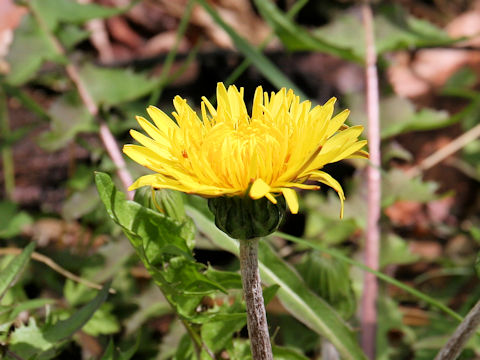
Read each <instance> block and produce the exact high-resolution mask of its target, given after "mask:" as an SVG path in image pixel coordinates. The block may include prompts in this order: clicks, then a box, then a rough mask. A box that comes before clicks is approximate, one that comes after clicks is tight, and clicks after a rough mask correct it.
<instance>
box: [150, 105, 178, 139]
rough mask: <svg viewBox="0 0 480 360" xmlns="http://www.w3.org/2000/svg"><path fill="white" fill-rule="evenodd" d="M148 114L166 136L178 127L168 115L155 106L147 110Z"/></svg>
mask: <svg viewBox="0 0 480 360" xmlns="http://www.w3.org/2000/svg"><path fill="white" fill-rule="evenodd" d="M147 113H148V115H149V116H150V117H151V118H152V120H153V122H154V123H155V126H156V127H157V128H158V129H159V130H160V131H162V132H163V133H164V134H168V129H169V128H173V127H176V124H175V122H174V121H173V120H172V119H171V118H170V117H169V116H168V115H167V114H165V113H164V112H163V111H162V110H160V109H159V108H157V107H155V106H153V105H150V106H149V107H148V108H147Z"/></svg>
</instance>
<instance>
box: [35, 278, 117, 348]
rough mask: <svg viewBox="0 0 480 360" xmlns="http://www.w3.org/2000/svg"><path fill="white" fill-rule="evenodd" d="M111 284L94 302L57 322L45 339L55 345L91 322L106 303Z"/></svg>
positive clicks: (46, 333) (104, 286)
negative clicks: (96, 312)
mask: <svg viewBox="0 0 480 360" xmlns="http://www.w3.org/2000/svg"><path fill="white" fill-rule="evenodd" d="M111 284H112V282H111V281H108V282H107V283H105V285H103V287H102V289H101V290H100V291H99V293H98V294H97V296H96V297H95V298H94V299H93V300H92V301H90V302H89V303H88V304H86V305H85V306H83V307H82V308H81V309H80V310H78V311H76V312H75V313H74V314H73V315H72V316H70V317H69V318H68V319H66V320H61V321H59V322H57V323H56V324H55V325H53V326H52V327H51V328H49V329H48V330H47V331H45V334H44V337H45V339H46V340H48V341H49V342H51V343H53V344H54V343H57V342H59V341H61V340H63V339H66V338H68V337H70V336H72V335H73V334H74V333H75V332H76V331H78V330H80V329H81V328H82V327H83V325H85V324H86V323H87V321H88V320H90V318H91V317H92V316H93V314H94V313H95V311H97V309H98V308H99V307H100V306H101V305H102V304H103V303H104V302H105V300H106V299H107V296H108V290H109V289H110V285H111Z"/></svg>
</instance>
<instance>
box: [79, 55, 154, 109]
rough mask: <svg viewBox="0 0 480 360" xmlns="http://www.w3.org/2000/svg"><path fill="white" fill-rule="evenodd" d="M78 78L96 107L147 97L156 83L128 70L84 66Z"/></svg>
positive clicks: (145, 76)
mask: <svg viewBox="0 0 480 360" xmlns="http://www.w3.org/2000/svg"><path fill="white" fill-rule="evenodd" d="M80 78H81V79H82V81H83V82H84V84H85V86H86V87H87V89H88V91H89V93H90V95H91V96H92V98H93V100H94V101H95V102H96V103H97V104H98V105H106V106H112V105H118V104H121V103H124V102H127V101H131V100H135V99H137V98H139V97H142V96H144V95H147V94H148V93H150V92H151V91H152V90H153V89H154V88H155V87H156V86H157V82H156V81H155V80H154V79H152V78H151V77H147V75H145V74H137V73H134V72H133V71H130V70H128V69H109V68H101V67H98V66H95V65H92V64H89V63H87V64H85V65H84V66H82V67H81V68H80Z"/></svg>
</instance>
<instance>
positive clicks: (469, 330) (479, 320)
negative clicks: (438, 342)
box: [435, 301, 480, 360]
mask: <svg viewBox="0 0 480 360" xmlns="http://www.w3.org/2000/svg"><path fill="white" fill-rule="evenodd" d="M479 325H480V301H478V302H477V303H476V304H475V306H474V307H473V308H472V310H470V312H469V313H468V314H467V316H466V317H465V319H464V320H463V321H462V322H461V323H460V325H458V327H457V329H456V330H455V332H454V333H453V335H452V337H451V338H450V340H449V341H448V342H447V343H446V344H445V346H444V347H443V348H442V349H441V350H440V351H439V352H438V354H437V356H436V357H435V360H454V359H456V358H457V356H458V355H459V354H460V352H461V351H462V349H463V347H464V345H465V343H466V342H467V341H468V339H470V337H472V335H473V334H474V333H475V330H476V329H477V328H478V326H479Z"/></svg>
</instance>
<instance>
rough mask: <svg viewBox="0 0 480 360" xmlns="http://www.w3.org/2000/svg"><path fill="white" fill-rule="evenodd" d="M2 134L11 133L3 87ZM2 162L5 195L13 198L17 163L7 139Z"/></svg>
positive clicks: (0, 102)
mask: <svg viewBox="0 0 480 360" xmlns="http://www.w3.org/2000/svg"><path fill="white" fill-rule="evenodd" d="M0 134H1V135H2V137H4V138H7V137H8V135H10V121H9V119H8V108H7V97H6V94H5V92H4V91H3V89H2V88H0ZM2 162H3V183H4V186H5V195H6V197H7V198H8V199H13V193H14V191H15V163H14V161H13V152H12V146H11V145H10V144H9V143H8V142H7V141H5V142H4V145H3V146H2Z"/></svg>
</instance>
